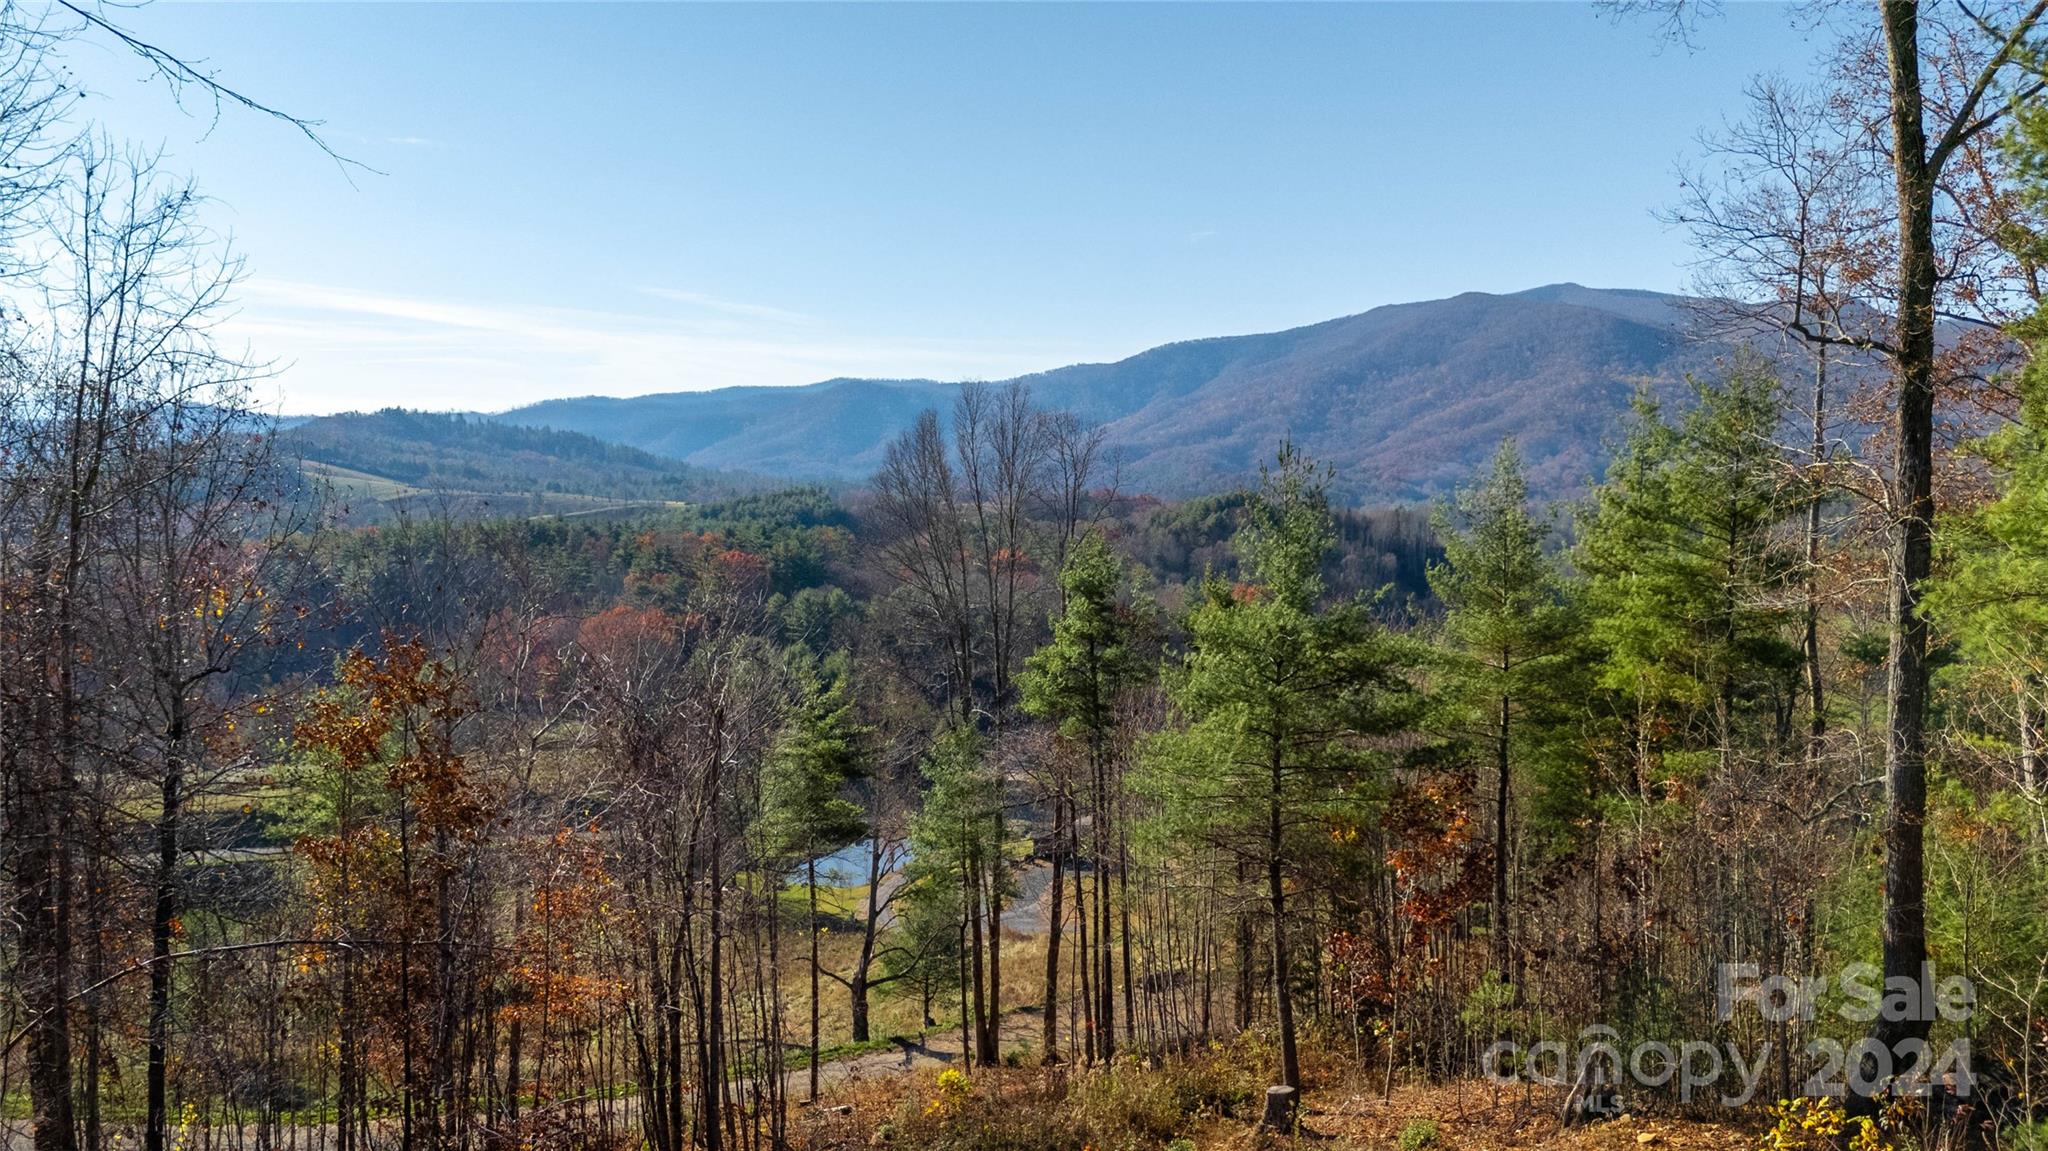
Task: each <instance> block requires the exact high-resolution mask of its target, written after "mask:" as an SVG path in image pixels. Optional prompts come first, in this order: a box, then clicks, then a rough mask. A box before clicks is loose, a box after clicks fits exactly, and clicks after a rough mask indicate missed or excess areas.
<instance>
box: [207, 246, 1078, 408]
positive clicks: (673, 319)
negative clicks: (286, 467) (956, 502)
mask: <svg viewBox="0 0 2048 1151" xmlns="http://www.w3.org/2000/svg"><path fill="white" fill-rule="evenodd" d="M646 294H648V295H650V296H654V297H657V298H660V299H664V300H669V301H672V302H675V303H685V304H688V305H690V306H691V309H692V312H693V313H696V314H682V315H677V314H673V313H672V312H671V313H667V314H653V313H641V312H629V311H600V310H592V309H583V308H558V307H533V306H521V305H509V304H498V303H487V302H478V301H472V300H452V299H437V298H431V297H422V296H408V295H397V294H390V293H380V292H372V291H364V290H360V289H353V288H341V287H334V286H329V285H322V284H309V283H303V282H299V281H292V280H276V279H254V280H251V281H249V282H248V283H247V284H246V285H244V289H243V292H242V307H241V311H240V314H239V315H238V316H237V317H236V319H235V320H234V321H232V323H231V324H230V325H229V328H228V331H227V332H226V333H224V334H227V335H230V336H231V337H233V338H235V339H238V340H246V341H247V342H248V343H249V345H250V347H251V348H253V349H254V350H255V351H256V352H257V353H258V354H260V355H263V356H266V357H270V356H274V357H277V358H278V359H279V360H280V361H281V362H282V363H283V364H284V365H285V371H284V375H283V377H282V380H281V383H282V387H283V390H284V397H285V407H286V409H287V410H289V411H293V412H309V413H310V412H323V411H337V410H343V409H349V408H376V407H384V406H390V405H403V406H407V407H426V408H466V409H475V410H485V411H493V410H500V409H504V408H508V407H514V406H517V405H519V404H523V403H530V402H532V401H534V400H538V399H545V398H548V397H552V396H569V395H589V394H606V395H637V394H642V393H647V392H660V391H689V390H699V389H706V388H715V387H725V386H728V385H735V384H752V385H779V384H800V383H809V382H812V381H815V380H820V379H826V378H829V377H832V376H839V375H871V376H931V377H936V378H941V379H962V378H971V377H997V376H1007V375H1014V374H1017V373H1021V372H1026V371H1032V370H1036V369H1039V368H1045V367H1050V366H1053V365H1055V364H1058V363H1063V362H1066V360H1067V359H1068V358H1070V357H1067V356H1064V355H1062V354H1061V353H1060V352H1059V351H1056V350H1053V349H1043V348H1040V349H998V348H992V347H989V346H986V345H984V344H979V343H975V342H971V341H960V340H947V339H935V338H905V339H875V338H867V337H858V336H846V335H843V334H838V333H834V332H832V331H830V330H828V327H827V326H826V325H824V324H823V323H821V322H818V321H815V320H813V319H811V318H808V317H804V316H801V315H799V314H797V313H794V312H788V311H785V310H783V309H778V308H769V307H765V306H762V305H752V304H742V303H738V302H735V301H731V300H725V299H722V298H718V297H714V296H708V295H704V294H701V293H692V292H675V291H671V290H668V289H648V290H647V292H646ZM707 312H708V313H710V315H703V314H701V313H707Z"/></svg>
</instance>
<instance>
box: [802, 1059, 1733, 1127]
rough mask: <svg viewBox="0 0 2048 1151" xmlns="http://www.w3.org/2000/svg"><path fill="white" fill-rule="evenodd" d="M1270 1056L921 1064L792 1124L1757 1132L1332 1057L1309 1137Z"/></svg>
mask: <svg viewBox="0 0 2048 1151" xmlns="http://www.w3.org/2000/svg"><path fill="white" fill-rule="evenodd" d="M1267 1055H1268V1053H1267V1052H1266V1051H1264V1050H1263V1048H1262V1046H1261V1045H1260V1044H1259V1043H1258V1042H1257V1041H1256V1040H1246V1041H1243V1042H1240V1043H1236V1044H1232V1045H1230V1046H1228V1047H1219V1048H1218V1049H1216V1050H1214V1051H1212V1052H1209V1053H1206V1054H1202V1055H1199V1056H1196V1057H1195V1058H1193V1059H1190V1060H1186V1061H1177V1062H1174V1063H1172V1064H1169V1065H1167V1066H1164V1067H1159V1068H1145V1067H1139V1066H1136V1065H1133V1064H1124V1065H1121V1066H1119V1067H1118V1068H1117V1069H1115V1070H1114V1071H1107V1072H1106V1071H1103V1070H1099V1069H1098V1070H1094V1071H1089V1070H1084V1069H1079V1068H1068V1069H1062V1070H1050V1071H1049V1070H1043V1069H1027V1070H996V1069H982V1070H977V1071H975V1072H974V1073H972V1075H971V1076H969V1077H968V1078H967V1081H966V1083H965V1084H964V1085H962V1084H960V1083H957V1082H956V1083H953V1084H952V1086H951V1087H950V1089H949V1088H948V1087H947V1086H945V1085H942V1084H941V1083H940V1081H939V1078H938V1076H939V1074H940V1073H939V1072H937V1071H934V1070H925V1071H919V1072H912V1073H906V1074H903V1075H899V1076H895V1077H890V1078H878V1079H872V1080H864V1081H860V1082H855V1083H849V1084H846V1085H845V1086H844V1087H843V1088H842V1089H840V1090H838V1091H836V1092H833V1093H831V1094H830V1096H829V1097H828V1099H827V1101H826V1103H827V1105H826V1106H822V1107H819V1108H815V1109H809V1110H806V1111H805V1112H804V1113H803V1114H802V1115H801V1116H800V1117H799V1119H798V1121H797V1122H796V1123H794V1124H793V1125H792V1126H793V1130H794V1131H795V1133H796V1134H797V1135H798V1137H799V1139H800V1145H801V1146H803V1147H805V1148H807V1149H809V1151H853V1149H855V1148H871V1147H889V1148H897V1149H900V1151H1165V1149H1166V1148H1168V1147H1169V1146H1170V1145H1171V1146H1175V1147H1185V1146H1188V1145H1192V1146H1193V1147H1194V1148H1195V1149H1196V1151H1294V1149H1295V1148H1301V1149H1302V1151H1312V1149H1318V1148H1320V1149H1327V1151H1397V1149H1402V1148H1403V1146H1404V1143H1403V1140H1402V1133H1403V1132H1404V1130H1407V1131H1409V1132H1410V1137H1409V1140H1408V1144H1409V1145H1408V1147H1407V1148H1406V1151H1506V1149H1509V1148H1529V1147H1543V1148H1554V1149H1556V1151H1628V1149H1641V1148H1656V1149H1659V1151H1749V1149H1750V1148H1753V1147H1755V1146H1756V1145H1757V1140H1758V1134H1759V1130H1760V1128H1759V1126H1758V1120H1759V1119H1760V1116H1751V1115H1730V1116H1728V1117H1727V1118H1726V1119H1725V1120H1698V1119H1688V1118H1682V1117H1678V1116H1667V1115H1654V1116H1634V1115H1629V1116H1623V1117H1622V1118H1620V1119H1617V1120H1614V1121H1613V1122H1608V1123H1597V1124H1593V1125H1590V1126H1582V1127H1573V1128H1569V1129H1566V1128H1563V1127H1562V1126H1561V1125H1560V1123H1559V1121H1558V1114H1559V1110H1560V1106H1561V1103H1562V1100H1561V1098H1560V1094H1561V1093H1559V1092H1556V1091H1547V1090H1545V1091H1534V1092H1524V1091H1522V1090H1521V1089H1518V1088H1507V1089H1502V1090H1498V1091H1496V1089H1495V1088H1494V1086H1493V1085H1492V1084H1489V1083H1462V1084H1448V1085H1400V1086H1396V1087H1395V1088H1394V1090H1393V1091H1392V1093H1391V1094H1390V1095H1389V1094H1386V1093H1384V1091H1383V1086H1382V1084H1380V1083H1379V1081H1378V1080H1377V1078H1376V1077H1375V1076H1373V1075H1372V1074H1370V1073H1369V1072H1368V1073H1361V1072H1359V1071H1358V1070H1357V1069H1355V1068H1349V1067H1346V1066H1344V1065H1343V1064H1341V1063H1339V1062H1337V1061H1336V1060H1334V1059H1330V1058H1327V1057H1326V1058H1321V1059H1315V1060H1312V1061H1311V1066H1312V1068H1313V1070H1312V1073H1311V1075H1310V1080H1311V1082H1310V1089H1309V1091H1308V1093H1307V1104H1308V1106H1307V1114H1306V1116H1305V1121H1304V1127H1305V1128H1306V1130H1305V1133H1304V1134H1303V1135H1302V1136H1301V1137H1299V1138H1290V1137H1282V1136H1273V1135H1262V1134H1259V1133H1257V1132H1255V1131H1254V1130H1253V1125H1254V1123H1255V1122H1256V1120H1257V1114H1258V1101H1259V1095H1260V1094H1261V1093H1262V1092H1263V1089H1264V1082H1265V1079H1266V1068H1267V1066H1268V1065H1269V1064H1268V1058H1267ZM841 1108H844V1110H843V1111H842V1110H841ZM1424 1130H1426V1131H1428V1132H1430V1136H1429V1137H1428V1138H1427V1139H1421V1138H1420V1133H1421V1131H1424ZM1178 1140H1186V1141H1187V1143H1186V1144H1181V1143H1178V1142H1177V1141H1178Z"/></svg>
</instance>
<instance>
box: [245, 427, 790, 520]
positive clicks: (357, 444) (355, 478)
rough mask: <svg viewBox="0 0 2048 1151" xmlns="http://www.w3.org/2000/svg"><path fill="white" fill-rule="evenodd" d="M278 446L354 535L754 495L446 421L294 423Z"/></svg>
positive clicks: (619, 447) (551, 437)
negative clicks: (452, 521)
mask: <svg viewBox="0 0 2048 1151" xmlns="http://www.w3.org/2000/svg"><path fill="white" fill-rule="evenodd" d="M278 441H279V443H280V445H281V446H282V447H283V448H284V449H285V450H286V451H287V452H290V453H292V454H293V455H295V456H296V457H297V458H298V459H300V460H301V461H303V462H302V464H301V470H302V472H303V473H304V474H305V476H306V478H307V479H308V480H309V481H310V482H312V483H313V484H314V485H315V486H316V487H318V488H319V489H322V490H324V491H325V492H326V493H327V494H328V495H331V496H332V497H334V502H335V503H336V504H337V505H338V506H339V509H340V510H341V511H342V512H343V513H344V515H345V516H346V518H347V519H349V520H351V521H353V522H356V523H375V522H377V521H379V520H382V519H386V518H389V517H390V516H391V515H393V514H396V513H398V512H399V511H401V510H404V509H406V508H409V507H410V508H413V509H415V510H432V509H446V510H450V511H453V512H457V513H459V514H462V515H515V514H542V513H545V514H552V515H576V514H583V513H602V512H606V511H613V510H616V509H619V508H621V507H626V506H636V507H637V506H653V505H665V504H673V503H678V502H697V501H702V500H707V499H716V498H719V497H722V496H729V495H734V494H737V493H739V492H742V491H747V490H752V489H756V488H758V487H760V486H762V481H761V480H758V479H754V478H752V477H745V476H735V475H727V474H724V473H712V472H707V471H706V470H704V469H703V468H699V467H695V466H692V465H690V464H686V463H684V462H682V461H681V460H676V459H670V458H667V457H663V456H658V455H654V454H652V453H649V452H644V451H641V450H640V449H638V448H634V447H628V446H626V445H623V444H616V443H607V442H606V441H604V440H600V439H596V438H594V437H591V436H586V435H583V434H582V433H580V432H564V431H557V430H555V429H552V428H533V427H525V426H522V425H518V424H510V423H504V422H501V421H497V420H492V419H488V418H485V417H481V416H473V415H465V414H461V413H454V412H410V411H404V410H401V409H397V408H391V409H386V410H384V411H381V412H369V413H353V412H352V413H348V414H345V415H338V416H321V417H318V418H315V419H308V420H290V421H285V422H284V423H283V425H282V426H280V427H279V429H278Z"/></svg>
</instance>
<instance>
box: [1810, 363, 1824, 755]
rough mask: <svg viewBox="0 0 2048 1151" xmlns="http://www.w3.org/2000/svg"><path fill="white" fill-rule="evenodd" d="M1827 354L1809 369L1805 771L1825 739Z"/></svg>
mask: <svg viewBox="0 0 2048 1151" xmlns="http://www.w3.org/2000/svg"><path fill="white" fill-rule="evenodd" d="M1827 402H1828V350H1827V347H1826V346H1825V345H1823V346H1822V347H1820V348H1819V349H1818V350H1817V351H1816V353H1815V359H1814V366H1813V443H1812V445H1811V449H1810V450H1811V452H1812V455H1811V460H1812V465H1813V492H1812V494H1811V495H1810V496H1809V497H1808V498H1807V502H1806V589H1805V590H1806V626H1805V647H1806V698H1807V707H1808V708H1809V711H1808V716H1807V732H1806V764H1807V768H1808V770H1809V771H1811V770H1812V769H1814V768H1815V767H1816V766H1817V765H1818V763H1819V760H1820V745H1821V740H1822V739H1823V738H1824V737H1825V736H1826V735H1827V730H1828V720H1827V701H1826V696H1825V694H1824V688H1823V686H1822V682H1821V667H1820V512H1821V503H1822V501H1823V500H1824V499H1825V498H1826V496H1827V485H1826V484H1825V483H1823V482H1822V479H1821V469H1822V467H1823V466H1824V465H1825V464H1826V463H1827V456H1828V438H1827V436H1828V425H1827Z"/></svg>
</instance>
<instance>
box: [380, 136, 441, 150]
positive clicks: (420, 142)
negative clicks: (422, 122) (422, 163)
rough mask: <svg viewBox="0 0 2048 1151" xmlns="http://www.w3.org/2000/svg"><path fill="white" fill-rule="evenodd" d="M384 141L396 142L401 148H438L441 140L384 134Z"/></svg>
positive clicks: (387, 142) (388, 142)
mask: <svg viewBox="0 0 2048 1151" xmlns="http://www.w3.org/2000/svg"><path fill="white" fill-rule="evenodd" d="M384 142H385V143H386V144H396V145H398V146H399V147H401V148H438V147H440V146H441V141H439V140H435V139H432V138H430V137H427V136H386V137H384Z"/></svg>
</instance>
